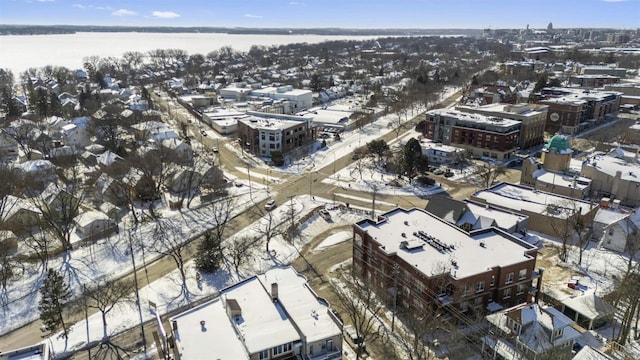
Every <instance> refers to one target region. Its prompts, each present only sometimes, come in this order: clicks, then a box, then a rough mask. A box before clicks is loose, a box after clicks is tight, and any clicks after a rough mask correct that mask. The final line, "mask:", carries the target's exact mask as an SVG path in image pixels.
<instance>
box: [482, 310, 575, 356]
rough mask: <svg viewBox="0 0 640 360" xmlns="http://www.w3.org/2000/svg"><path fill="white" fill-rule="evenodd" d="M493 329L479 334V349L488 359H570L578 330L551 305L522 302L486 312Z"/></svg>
mask: <svg viewBox="0 0 640 360" xmlns="http://www.w3.org/2000/svg"><path fill="white" fill-rule="evenodd" d="M486 320H487V322H489V324H490V325H491V327H492V330H493V332H489V335H486V336H484V337H482V339H481V341H482V353H483V354H484V355H485V356H487V357H489V358H491V359H522V360H525V359H535V358H536V357H538V356H540V357H542V356H550V357H548V358H553V359H557V360H569V359H571V357H572V356H573V355H572V352H571V351H572V350H573V344H574V342H575V340H576V339H577V338H578V337H580V332H578V330H576V329H574V328H573V326H572V325H573V323H574V322H573V321H572V320H571V319H569V318H568V317H566V316H565V315H564V314H562V313H561V312H560V311H559V310H557V309H554V308H553V307H546V308H544V307H542V306H540V305H538V304H521V305H518V306H514V307H512V308H509V309H506V310H503V311H500V312H497V313H494V314H490V315H487V317H486Z"/></svg>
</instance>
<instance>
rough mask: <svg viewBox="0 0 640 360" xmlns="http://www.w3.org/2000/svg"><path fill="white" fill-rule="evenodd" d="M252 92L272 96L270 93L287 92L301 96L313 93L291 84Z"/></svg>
mask: <svg viewBox="0 0 640 360" xmlns="http://www.w3.org/2000/svg"><path fill="white" fill-rule="evenodd" d="M251 94H252V95H257V96H270V95H276V94H287V95H293V96H299V95H306V94H311V90H304V89H294V88H292V87H291V86H280V87H274V86H269V87H265V88H262V89H256V90H253V91H251Z"/></svg>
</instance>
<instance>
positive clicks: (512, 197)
mask: <svg viewBox="0 0 640 360" xmlns="http://www.w3.org/2000/svg"><path fill="white" fill-rule="evenodd" d="M470 199H471V200H473V201H475V202H478V203H481V204H487V205H491V206H494V207H497V208H502V209H506V210H509V211H513V212H516V213H519V214H523V215H527V216H528V217H529V222H528V229H529V230H533V231H537V232H541V233H543V234H547V235H551V236H558V234H557V232H558V231H560V230H561V229H563V227H564V226H566V224H567V221H568V220H571V219H573V218H575V217H578V216H581V217H583V220H584V222H585V224H586V226H589V225H590V224H591V222H592V220H593V218H594V216H595V214H596V212H597V210H598V207H599V205H598V204H593V203H590V202H588V201H584V200H578V199H573V198H570V197H566V196H562V195H557V194H553V193H550V192H544V191H540V190H537V189H534V188H530V187H526V186H522V185H514V184H509V183H501V184H497V185H495V186H493V187H491V188H489V189H486V190H481V191H478V192H476V193H475V194H473V195H472V196H471V197H470Z"/></svg>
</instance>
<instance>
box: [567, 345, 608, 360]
mask: <svg viewBox="0 0 640 360" xmlns="http://www.w3.org/2000/svg"><path fill="white" fill-rule="evenodd" d="M572 360H613V358H612V357H611V356H609V355H607V354H605V353H603V352H602V351H600V350H596V349H594V348H592V347H591V346H585V347H583V348H582V349H580V351H578V353H577V354H576V356H574V357H573V359H572Z"/></svg>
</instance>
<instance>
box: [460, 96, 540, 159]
mask: <svg viewBox="0 0 640 360" xmlns="http://www.w3.org/2000/svg"><path fill="white" fill-rule="evenodd" d="M548 109H549V107H548V106H547V105H540V104H528V103H518V104H501V103H499V104H489V105H482V106H468V105H459V106H456V110H459V111H464V112H468V113H474V114H481V115H485V116H490V117H497V118H503V119H511V120H517V121H520V123H521V125H520V135H519V140H520V141H519V144H518V145H519V146H520V148H521V149H528V148H530V147H532V146H536V145H540V144H542V143H544V126H545V122H546V120H547V111H548Z"/></svg>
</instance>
